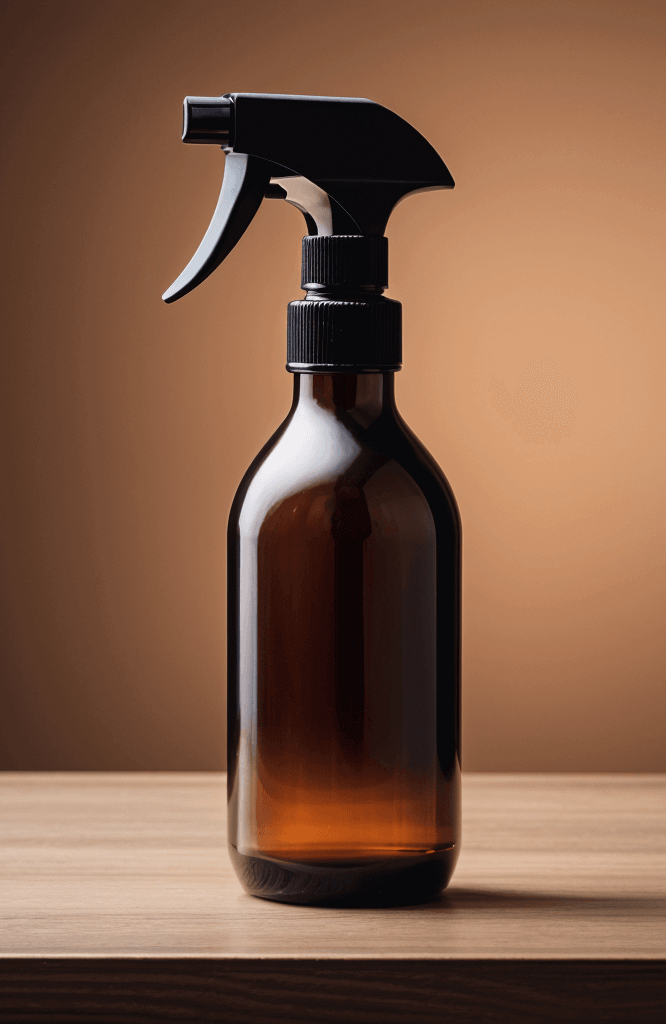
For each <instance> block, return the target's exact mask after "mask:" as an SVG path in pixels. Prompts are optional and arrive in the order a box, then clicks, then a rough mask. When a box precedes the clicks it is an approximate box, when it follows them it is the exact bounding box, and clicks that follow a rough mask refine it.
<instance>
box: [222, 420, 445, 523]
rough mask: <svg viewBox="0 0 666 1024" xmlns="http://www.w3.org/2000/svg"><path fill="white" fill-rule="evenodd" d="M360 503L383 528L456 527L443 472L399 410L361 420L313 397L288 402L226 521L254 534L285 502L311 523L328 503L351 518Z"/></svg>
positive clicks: (296, 518)
mask: <svg viewBox="0 0 666 1024" xmlns="http://www.w3.org/2000/svg"><path fill="white" fill-rule="evenodd" d="M361 505H362V506H363V508H364V509H365V510H366V511H367V515H368V516H369V517H370V519H371V520H372V521H373V522H374V524H375V526H374V529H375V530H377V529H380V527H381V524H382V523H383V524H384V525H385V526H386V528H387V529H388V530H389V532H390V531H391V530H392V531H393V532H395V531H396V530H398V531H405V530H407V529H409V530H412V531H417V532H419V531H421V532H423V531H425V532H426V533H428V532H430V533H433V532H436V531H437V529H438V528H441V527H443V526H444V527H445V528H446V532H447V533H450V532H451V531H453V532H454V533H455V534H458V533H459V531H460V519H459V515H458V510H457V506H456V502H455V498H454V496H453V492H452V490H451V488H450V486H449V484H448V481H447V480H446V477H445V476H444V474H443V472H442V470H441V469H440V468H439V466H438V465H437V463H436V461H435V460H434V458H433V457H432V456H431V455H430V453H429V452H428V451H427V449H426V448H425V446H424V445H423V444H422V443H421V442H420V441H419V439H418V438H417V437H416V436H415V434H414V433H413V432H412V431H411V430H410V428H409V427H408V426H407V425H406V423H405V422H404V421H403V420H402V418H401V417H399V416H396V415H395V413H392V414H391V415H382V416H380V417H378V419H377V420H375V421H374V422H373V423H372V424H370V425H369V426H364V425H361V424H359V423H357V422H356V421H354V420H353V418H352V417H350V416H344V415H342V416H340V415H336V414H335V413H333V412H332V411H330V410H325V409H321V408H318V407H316V406H313V405H312V404H311V405H310V406H309V407H306V408H305V409H304V410H299V409H298V408H296V409H295V410H292V413H290V415H289V416H288V417H287V418H286V420H285V421H284V422H283V423H282V424H281V426H280V427H279V428H278V430H277V431H276V432H275V434H274V435H273V436H272V438H271V439H270V440H269V442H268V443H267V444H266V445H265V446H264V448H263V449H262V450H261V452H260V453H259V455H258V456H257V458H256V459H255V460H254V461H253V463H252V465H251V466H250V468H249V469H248V471H247V473H246V474H245V476H244V478H243V480H242V482H241V484H240V486H239V489H238V492H237V494H236V498H235V500H234V505H233V506H232V511H231V517H230V528H231V529H232V530H234V531H235V530H236V529H237V528H240V530H241V532H242V533H243V534H246V535H247V534H253V535H256V534H257V533H258V531H259V530H260V529H261V527H262V524H263V523H264V522H265V521H266V520H267V517H269V515H270V518H271V520H275V516H276V515H279V518H280V519H281V520H284V517H285V511H284V510H285V509H287V510H288V511H289V516H288V517H287V518H288V519H289V517H291V521H293V523H294V525H295V524H296V521H298V522H299V523H301V526H302V522H303V513H304V510H305V509H310V510H311V512H310V513H308V515H309V519H310V520H312V522H313V523H314V521H315V520H317V521H319V520H321V519H322V516H323V520H325V519H326V518H327V514H326V510H328V513H330V514H333V513H334V511H335V510H337V511H336V512H335V515H336V516H337V517H338V518H339V517H340V515H342V516H343V517H344V516H347V517H351V519H350V521H351V520H353V519H354V517H355V516H357V515H358V514H359V509H360V507H361ZM279 509H282V511H281V512H278V510H279ZM317 509H319V511H320V513H321V515H318V514H317V513H316V510H317ZM345 510H346V511H345ZM308 515H306V517H305V521H309V520H308ZM323 520H322V521H323Z"/></svg>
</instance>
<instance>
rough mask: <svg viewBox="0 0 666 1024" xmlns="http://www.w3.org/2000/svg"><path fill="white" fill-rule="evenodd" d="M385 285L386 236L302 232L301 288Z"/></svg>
mask: <svg viewBox="0 0 666 1024" xmlns="http://www.w3.org/2000/svg"><path fill="white" fill-rule="evenodd" d="M318 286H319V287H322V286H323V287H340V286H344V287H345V288H349V289H352V290H353V289H354V288H364V289H375V290H376V289H381V288H387V287H388V238H386V237H384V236H383V235H381V236H380V235H323V236H321V237H320V236H319V235H306V236H305V238H304V239H303V256H302V263H301V288H303V290H304V291H307V290H308V289H312V288H317V287H318Z"/></svg>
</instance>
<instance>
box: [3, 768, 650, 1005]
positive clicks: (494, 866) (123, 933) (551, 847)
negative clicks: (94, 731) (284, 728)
mask: <svg viewBox="0 0 666 1024" xmlns="http://www.w3.org/2000/svg"><path fill="white" fill-rule="evenodd" d="M464 809H465V813H464V822H465V826H464V836H463V853H462V855H461V860H460V863H459V866H458V869H457V871H456V874H455V876H454V880H453V882H452V884H451V887H450V888H449V890H448V891H447V892H446V893H444V894H443V895H442V896H441V897H440V898H439V899H437V900H435V901H433V902H432V903H429V904H426V905H424V906H421V907H405V908H391V909H371V910H367V909H364V910H361V909H344V910H340V909H331V908H314V907H298V906H293V907H292V906H288V905H284V904H278V903H269V902H267V901H263V900H257V899H254V898H252V897H249V896H246V895H245V894H244V893H243V892H242V891H241V890H240V887H239V885H238V883H237V881H236V879H235V876H234V875H233V873H232V871H231V868H230V866H229V862H228V860H227V856H226V852H225V849H224V780H223V777H222V776H220V775H215V774H179V775H173V774H166V773H165V774H116V773H114V774H89V775H86V774H74V773H72V774H55V773H53V774H38V775H35V774H28V773H25V774H18V773H16V774H15V773H7V774H4V775H2V776H0V819H1V821H2V825H3V828H2V836H1V838H0V864H1V875H0V980H1V982H2V984H1V985H0V991H1V992H2V993H3V995H2V997H0V1019H2V1020H14V1019H15V1020H25V1021H27V1020H38V1019H41V1018H40V1017H39V1016H30V1013H35V1014H37V1015H39V1014H40V1013H42V1012H43V1010H44V1007H45V1006H48V1008H49V1020H58V1019H62V1020H71V1019H76V1020H83V1019H88V1018H87V1017H86V1014H92V1015H91V1016H90V1017H89V1019H91V1020H92V1019H94V1020H109V1021H111V1020H114V1021H115V1020H117V1021H119V1022H120V1021H122V1022H129V1021H131V1020H137V1021H139V1020H140V1021H152V1020H172V1019H174V1020H175V1019H183V1020H202V1021H204V1020H205V1021H208V1020H234V1021H235V1020H239V1021H255V1020H256V1021H259V1020H262V1021H272V1020H275V1021H278V1020H287V1019H289V1020H292V1021H300V1020H303V1021H306V1020H307V1021H314V1020H322V1021H328V1020H354V1021H357V1020H358V1021H359V1022H360V1021H368V1022H371V1021H375V1020H377V1021H379V1020H382V1021H389V1020H393V1019H395V1020H415V1021H416V1020H418V1021H421V1020H422V1021H431V1020H432V1021H435V1020H437V1021H439V1020H444V1019H449V1017H448V1016H447V1017H446V1018H445V1017H442V1016H441V1012H442V1009H441V1008H442V1005H443V1003H442V1000H443V999H444V1002H445V1003H446V1006H447V1007H448V1009H447V1011H446V1012H447V1014H449V1013H451V1014H453V1016H451V1018H450V1019H452V1020H457V1021H466V1020H470V1021H471V1020H510V1019H516V1020H517V1019H520V1018H519V1017H517V1016H516V1017H511V1016H501V1014H502V1013H505V1014H506V1013H509V1014H511V1013H518V1011H519V1009H520V1008H521V1007H522V1009H520V1013H523V1014H524V1013H525V1012H527V1009H526V1007H527V1008H529V1007H530V1006H531V1009H529V1013H530V1014H531V1015H530V1016H529V1017H528V1018H527V1019H529V1020H534V1021H541V1020H544V1021H546V1020H556V1019H557V1020H578V1019H581V1020H582V1019H584V1018H585V1015H587V1018H588V1019H590V1011H591V1008H592V1007H593V1006H594V1007H596V1009H595V1011H594V1013H593V1014H592V1019H593V1020H595V1021H596V1020H608V1021H613V1022H615V1021H617V1022H620V1021H629V1020H630V1021H632V1022H634V1021H639V1020H640V1021H651V1020H653V1019H654V1020H655V1021H656V1020H657V1019H659V1020H661V1018H662V1017H663V1016H664V1011H665V1010H666V1002H665V1001H664V971H665V964H666V955H665V953H666V948H665V947H666V927H665V925H666V871H665V869H664V865H665V858H664V853H665V852H666V837H665V829H664V810H665V809H666V777H664V776H645V775H643V776H617V775H612V776H611V775H605V776H604V775H596V776H575V775H567V776H555V775H545V776H543V775H542V776H526V775H503V776H500V775H468V776H467V777H466V778H465V781H464ZM250 977H251V978H252V979H253V980H252V981H248V978H250ZM313 979H316V980H313ZM401 986H402V987H401ZM151 992H152V993H153V995H152V996H151V995H150V993H151ZM40 993H41V994H40ZM345 993H346V995H345ZM405 999H406V1000H407V1001H408V1003H409V1014H407V1015H406V1014H405V1002H404V1000H405ZM151 1000H152V1002H151ZM530 1000H532V1002H531V1003H530ZM336 1001H337V1002H336ZM163 1004H164V1005H163ZM31 1006H32V1009H30V1007H31ZM86 1007H87V1009H86ZM400 1007H402V1010H401V1009H400ZM563 1007H564V1009H563ZM102 1008H104V1013H106V1014H107V1016H104V1017H100V1015H99V1014H100V1013H101V1012H102ZM484 1008H485V1009H484ZM315 1009H316V1014H317V1015H315V1016H313V1014H314V1013H315ZM565 1010H566V1013H568V1014H569V1016H566V1014H565ZM482 1011H483V1013H482ZM602 1011H603V1013H604V1014H606V1016H599V1014H600V1013H602ZM57 1013H61V1014H63V1016H61V1017H58V1016H54V1014H57ZM401 1013H402V1016H401ZM417 1013H418V1014H420V1016H419V1015H415V1014H417ZM622 1013H624V1017H622ZM17 1014H18V1015H17ZM26 1014H28V1016H26ZM73 1014H75V1016H72V1015H73ZM109 1014H111V1015H110V1016H109ZM114 1014H115V1016H114ZM151 1014H152V1015H151ZM174 1014H175V1016H174ZM215 1014H217V1016H215ZM220 1014H222V1016H220ZM225 1014H226V1016H225ZM299 1014H300V1016H299ZM308 1014H310V1015H309V1016H308ZM345 1014H346V1015H345ZM350 1014H351V1016H350ZM437 1014H440V1015H439V1016H437ZM498 1014H500V1016H498ZM549 1014H550V1015H549ZM571 1014H574V1016H571ZM575 1014H579V1016H575ZM595 1014H596V1016H595ZM609 1014H610V1016H609ZM650 1014H652V1015H653V1016H650ZM178 1015H180V1016H178ZM522 1019H525V1017H524V1016H523V1018H522Z"/></svg>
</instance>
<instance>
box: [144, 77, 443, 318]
mask: <svg viewBox="0 0 666 1024" xmlns="http://www.w3.org/2000/svg"><path fill="white" fill-rule="evenodd" d="M183 141H184V142H191V143H196V144H205V145H218V146H221V147H222V148H223V149H224V150H225V152H226V154H227V155H226V162H225V169H224V178H223V181H222V191H221V193H220V198H219V200H218V204H217V207H216V210H215V213H214V214H213V219H212V220H211V223H210V225H209V227H208V230H207V231H206V234H205V236H204V238H203V240H202V242H201V245H200V246H199V248H198V249H197V251H196V253H195V254H194V256H193V257H192V259H191V260H190V262H189V263H188V265H187V267H186V268H185V270H184V271H183V272H182V274H181V275H180V276H179V277H178V278H177V280H176V281H174V283H173V284H172V285H171V287H170V288H169V289H168V290H167V291H166V292H165V293H164V295H163V296H162V298H163V299H164V301H165V302H174V301H175V300H176V299H179V298H181V296H183V295H186V294H187V293H188V292H189V291H192V289H193V288H196V286H197V285H198V284H200V283H201V282H202V281H204V280H205V279H206V278H207V277H208V276H209V274H211V273H212V272H213V270H215V268H216V267H218V266H219V265H220V263H221V262H222V260H223V259H224V258H225V257H226V256H227V255H228V254H229V253H230V252H231V250H232V249H233V247H234V246H235V245H236V243H237V242H238V241H239V239H240V238H241V237H242V235H243V234H244V232H245V231H246V229H247V228H248V226H249V224H250V222H251V221H252V218H253V217H254V215H255V213H256V212H257V210H258V209H259V207H260V205H261V202H262V200H263V199H264V198H279V199H285V200H286V201H287V202H288V203H290V204H291V205H292V206H295V207H297V208H298V209H299V210H301V212H302V213H303V215H304V216H305V222H306V225H307V230H308V234H309V235H310V236H316V237H319V238H323V237H328V236H342V235H344V236H354V237H358V236H364V237H374V236H377V237H380V238H381V237H382V236H383V235H384V232H385V230H386V224H387V221H388V219H389V216H390V214H391V211H392V210H393V209H394V207H395V206H396V204H397V203H399V202H400V200H401V199H404V197H405V196H407V195H411V194H412V193H415V192H426V191H430V190H432V189H446V188H453V184H454V182H453V178H452V177H451V175H450V174H449V172H448V170H447V168H446V166H445V164H444V162H443V161H442V159H441V157H440V156H439V155H438V154H437V153H436V152H435V150H434V149H433V147H432V146H431V145H430V143H429V142H428V141H427V140H426V139H424V137H423V136H422V135H421V134H420V133H419V132H417V131H416V129H415V128H412V126H411V125H410V124H408V123H407V121H404V120H403V119H402V118H401V117H399V116H398V115H397V114H394V113H393V112H392V111H391V110H388V109H387V108H386V107H382V106H380V105H379V104H378V103H373V102H372V101H371V100H366V99H346V98H339V97H330V96H278V95H273V94H259V93H230V94H227V95H225V96H220V97H206V96H188V97H187V98H186V99H185V103H184V115H183ZM343 249H345V246H344V245H343V246H342V248H341V249H340V252H342V250H343ZM368 251H369V250H368ZM345 252H346V253H347V255H346V256H345V257H344V259H346V260H347V264H348V265H349V267H350V270H353V268H352V265H353V264H354V259H355V257H354V255H353V254H354V253H355V252H358V253H361V252H365V249H363V248H362V247H356V248H354V246H348V247H347V249H346V250H345ZM359 258H360V259H361V262H362V261H363V260H364V259H366V257H365V256H361V257H359ZM322 259H324V257H323V256H322ZM340 260H343V256H341V255H340V256H339V258H338V263H337V264H336V266H337V270H336V273H338V274H339V273H340V268H341V267H342V266H343V263H341V262H340ZM343 262H344V260H343ZM322 265H323V264H322ZM322 272H323V271H322ZM353 273H354V274H356V275H357V276H358V274H359V273H360V271H359V269H358V267H357V268H356V269H355V270H353Z"/></svg>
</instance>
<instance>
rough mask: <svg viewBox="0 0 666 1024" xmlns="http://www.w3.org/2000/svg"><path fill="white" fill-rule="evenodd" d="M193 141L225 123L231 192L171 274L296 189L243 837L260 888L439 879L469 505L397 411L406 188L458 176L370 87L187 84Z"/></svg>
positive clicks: (403, 889)
mask: <svg viewBox="0 0 666 1024" xmlns="http://www.w3.org/2000/svg"><path fill="white" fill-rule="evenodd" d="M183 140H184V141H185V142H189V143H198V144H210V145H218V146H221V147H222V149H223V150H224V151H225V153H226V159H225V169H224V179H223V182H222V191H221V194H220V198H219V201H218V204H217V208H216V210H215V213H214V215H213V219H212V221H211V223H210V226H209V228H208V230H207V232H206V234H205V237H204V238H203V240H202V242H201V245H200V246H199V248H198V249H197V251H196V253H195V255H194V256H193V257H192V259H191V261H190V263H189V264H188V265H187V267H186V268H185V270H184V271H183V272H182V274H181V275H180V277H178V279H177V280H176V281H175V282H174V284H173V285H172V286H171V287H170V288H169V289H168V291H167V292H165V294H164V296H163V298H164V300H165V301H166V302H173V301H174V300H175V299H178V298H180V297H181V296H183V295H185V294H187V292H189V291H191V290H192V289H193V288H195V287H196V286H197V285H199V284H200V283H201V282H202V281H203V280H205V278H206V277H208V275H209V274H210V273H212V271H213V270H215V268H216V267H218V266H219V264H220V263H221V262H222V261H223V260H224V259H225V257H226V256H227V255H228V254H229V253H230V252H231V250H232V249H233V247H234V246H235V245H236V243H237V242H238V241H239V240H240V238H241V236H242V235H243V233H244V231H245V230H246V228H247V227H248V225H249V224H250V222H251V220H252V218H253V217H254V215H255V214H256V213H257V211H258V209H259V207H260V205H261V203H262V200H263V199H264V198H272V199H284V200H286V202H288V203H290V204H291V205H292V206H295V207H296V208H297V209H299V210H300V211H301V212H302V213H303V215H304V217H305V222H306V226H307V231H308V234H307V235H306V237H305V238H304V239H303V252H302V280H301V287H302V289H303V290H304V291H305V297H304V298H303V299H300V300H297V301H295V302H291V303H290V304H289V307H288V316H287V370H288V371H289V372H290V373H292V374H293V376H294V397H293V404H292V407H291V411H290V412H289V415H288V416H287V418H286V419H285V421H284V422H283V423H282V425H281V426H280V427H279V428H278V430H277V431H276V433H275V434H274V435H273V437H272V438H271V439H270V440H269V441H268V443H267V444H266V445H265V447H264V448H263V449H262V450H261V452H260V453H259V454H258V455H257V457H256V459H255V460H254V462H253V463H252V465H251V466H250V468H249V469H248V471H247V473H246V474H245V477H244V478H243V480H242V482H241V484H240V487H239V489H238V492H237V494H236V497H235V500H234V503H233V506H232V509H231V515H230V520H229V532H228V709H229V717H228V739H229V744H228V767H229V771H228V787H229V788H228V799H229V851H230V856H231V860H232V862H233V865H234V867H235V870H236V872H237V874H238V877H239V879H240V881H241V883H242V885H243V886H244V887H245V889H246V890H247V891H248V892H249V893H252V894H253V895H255V896H262V897H265V898H268V899H272V900H280V901H284V902H291V903H328V904H340V905H345V904H347V905H349V904H350V903H351V904H356V905H358V904H362V903H374V902H379V903H400V902H416V901H420V900H425V899H429V898H432V897H433V896H435V895H436V894H437V893H439V892H440V891H441V890H442V889H443V888H444V887H445V886H446V885H447V884H448V881H449V879H450V877H451V874H452V872H453V869H454V867H455V863H456V860H457V857H458V850H459V819H460V740H459V737H460V542H461V527H460V517H459V514H458V509H457V506H456V502H455V499H454V497H453V493H452V491H451V488H450V486H449V484H448V482H447V480H446V478H445V476H444V474H443V473H442V471H441V470H440V468H439V466H438V465H437V463H436V462H435V460H434V459H433V458H432V456H431V455H430V454H429V452H428V451H427V450H426V448H425V447H424V446H423V445H422V444H421V443H420V441H419V440H418V439H417V438H416V437H415V435H414V434H413V433H412V431H411V430H410V429H409V427H408V426H407V425H406V423H405V422H404V420H403V419H402V418H401V416H400V414H399V413H398V411H397V409H396V406H395V400H394V376H395V373H396V372H397V371H398V370H400V369H401V363H402V337H401V305H400V303H399V302H396V301H394V300H391V299H388V298H386V297H385V296H384V294H383V292H384V289H385V288H386V287H387V284H388V240H387V239H386V237H385V235H384V232H385V230H386V224H387V221H388V218H389V216H390V214H391V211H392V210H393V208H394V207H395V205H396V204H397V203H398V202H399V201H400V200H401V199H403V198H405V196H408V195H411V194H413V193H415V192H423V191H430V190H433V189H447V188H453V184H454V183H453V179H452V178H451V175H450V174H449V172H448V170H447V168H446V166H445V165H444V163H443V162H442V160H441V158H440V157H439V156H438V154H437V153H436V152H435V150H434V149H433V147H432V146H431V145H430V144H429V143H428V142H427V141H426V139H424V138H423V136H422V135H420V133H419V132H417V131H416V130H415V129H414V128H413V127H412V126H411V125H409V124H408V123H407V122H406V121H404V120H403V119H402V118H401V117H399V116H398V115H397V114H394V113H393V112H392V111H390V110H388V109H387V108H385V107H382V106H380V105H379V104H377V103H373V102H371V101H370V100H366V99H345V98H333V97H324V96H280V95H271V94H250V93H230V94H226V95H224V96H221V97H200V96H189V97H187V98H186V99H185V104H184V130H183Z"/></svg>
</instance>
